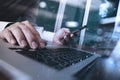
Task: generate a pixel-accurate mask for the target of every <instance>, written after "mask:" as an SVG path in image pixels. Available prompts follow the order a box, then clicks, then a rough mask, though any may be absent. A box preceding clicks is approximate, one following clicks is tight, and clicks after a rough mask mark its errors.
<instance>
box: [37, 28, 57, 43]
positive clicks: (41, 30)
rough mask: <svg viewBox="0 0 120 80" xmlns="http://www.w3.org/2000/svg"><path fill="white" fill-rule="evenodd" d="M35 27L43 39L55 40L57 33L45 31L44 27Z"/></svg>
mask: <svg viewBox="0 0 120 80" xmlns="http://www.w3.org/2000/svg"><path fill="white" fill-rule="evenodd" d="M35 28H36V30H37V31H38V32H39V34H40V36H41V38H42V39H43V40H45V41H48V42H53V38H54V35H55V33H53V32H49V31H44V28H43V27H35Z"/></svg>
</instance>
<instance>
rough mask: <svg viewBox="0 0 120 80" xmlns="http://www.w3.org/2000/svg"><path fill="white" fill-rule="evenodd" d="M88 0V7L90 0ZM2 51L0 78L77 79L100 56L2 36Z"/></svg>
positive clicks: (33, 79) (8, 79) (0, 55)
mask: <svg viewBox="0 0 120 80" xmlns="http://www.w3.org/2000/svg"><path fill="white" fill-rule="evenodd" d="M86 1H87V3H86V4H88V5H86V8H88V6H89V5H90V4H89V2H90V1H91V0H86ZM92 1H94V0H92ZM87 12H89V10H87ZM87 12H86V14H87ZM87 15H88V14H87ZM85 19H87V16H86V18H85ZM83 25H86V20H85V22H84V23H83ZM82 40H83V39H82ZM0 51H1V52H0V79H3V80H75V77H74V74H76V73H77V72H79V71H80V70H82V69H83V68H85V67H86V66H89V65H90V64H91V63H92V62H93V61H94V60H95V59H96V58H98V57H99V55H97V54H94V53H93V52H89V51H87V50H84V48H83V50H82V49H79V48H73V47H66V46H56V45H47V46H46V48H45V49H37V50H33V49H28V48H24V49H23V48H20V47H19V46H15V45H11V44H8V43H6V42H4V41H3V40H1V39H0Z"/></svg>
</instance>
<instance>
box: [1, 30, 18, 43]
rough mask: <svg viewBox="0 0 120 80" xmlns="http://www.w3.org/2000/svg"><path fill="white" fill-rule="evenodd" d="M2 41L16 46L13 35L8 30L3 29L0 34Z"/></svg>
mask: <svg viewBox="0 0 120 80" xmlns="http://www.w3.org/2000/svg"><path fill="white" fill-rule="evenodd" d="M0 35H1V36H0V37H1V38H2V39H5V40H6V41H7V42H8V43H11V44H16V39H15V38H14V36H13V34H12V33H11V31H10V30H8V29H5V30H3V31H2V32H1V34H0Z"/></svg>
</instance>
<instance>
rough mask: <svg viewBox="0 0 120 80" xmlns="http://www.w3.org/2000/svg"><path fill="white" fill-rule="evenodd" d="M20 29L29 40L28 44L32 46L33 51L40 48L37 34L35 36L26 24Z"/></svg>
mask: <svg viewBox="0 0 120 80" xmlns="http://www.w3.org/2000/svg"><path fill="white" fill-rule="evenodd" d="M20 28H21V30H22V32H23V34H24V35H25V37H26V40H27V42H28V44H29V45H30V47H31V48H33V49H36V48H38V46H39V45H38V44H39V41H38V40H37V37H36V34H34V33H33V32H32V31H31V29H30V28H29V27H28V26H27V25H25V24H22V25H20Z"/></svg>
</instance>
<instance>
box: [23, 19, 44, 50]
mask: <svg viewBox="0 0 120 80" xmlns="http://www.w3.org/2000/svg"><path fill="white" fill-rule="evenodd" d="M22 23H24V24H25V25H27V26H28V27H29V29H30V30H31V31H32V33H33V34H35V36H36V41H37V42H39V45H40V47H41V48H45V46H46V41H43V40H42V39H41V37H40V34H39V33H38V31H37V30H36V29H35V27H34V26H33V25H32V24H31V23H30V22H29V21H23V22H22Z"/></svg>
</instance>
